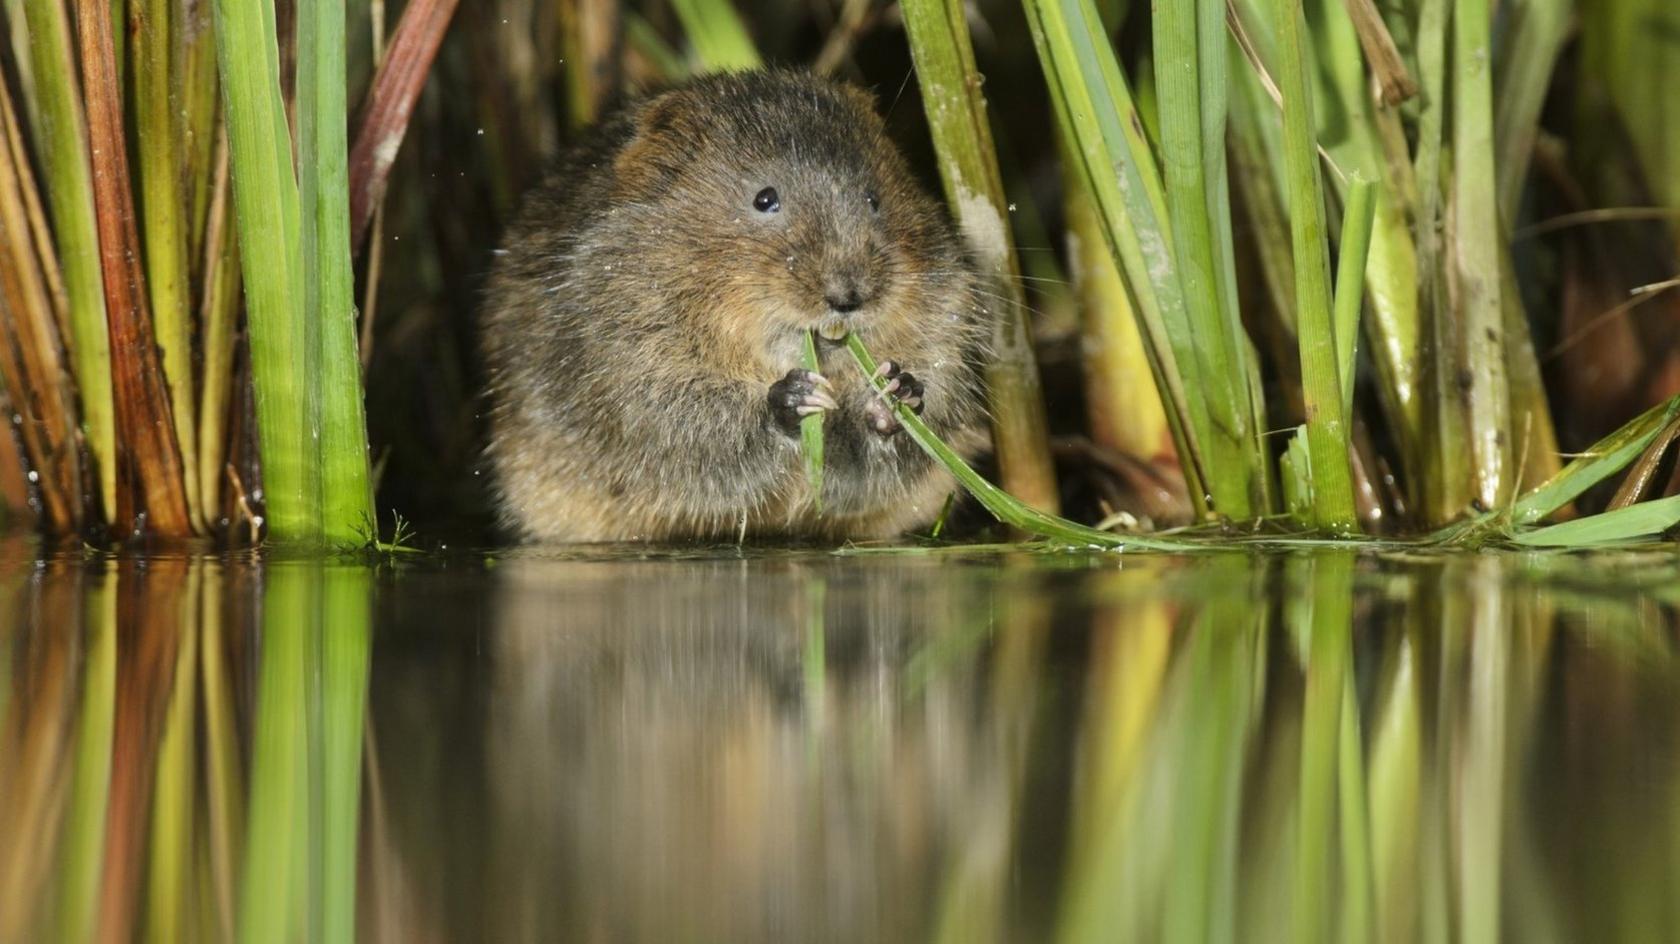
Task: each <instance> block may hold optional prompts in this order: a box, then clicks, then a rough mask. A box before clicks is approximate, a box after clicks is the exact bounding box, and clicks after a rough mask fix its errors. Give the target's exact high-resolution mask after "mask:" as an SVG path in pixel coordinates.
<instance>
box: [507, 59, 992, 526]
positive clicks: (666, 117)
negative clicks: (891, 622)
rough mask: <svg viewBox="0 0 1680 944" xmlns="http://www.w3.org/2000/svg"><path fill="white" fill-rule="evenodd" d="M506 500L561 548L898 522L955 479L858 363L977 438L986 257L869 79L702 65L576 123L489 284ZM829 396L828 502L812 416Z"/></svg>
mask: <svg viewBox="0 0 1680 944" xmlns="http://www.w3.org/2000/svg"><path fill="white" fill-rule="evenodd" d="M487 291H488V298H487V303H486V307H485V309H484V323H483V329H482V330H483V344H484V354H485V358H486V362H487V366H488V368H489V376H490V401H491V436H490V447H489V456H490V460H491V464H492V466H493V469H494V472H495V475H496V484H497V489H498V493H499V498H500V507H501V511H502V516H503V519H504V521H505V523H506V524H508V525H509V526H510V527H511V528H512V529H514V530H515V531H517V532H518V533H519V534H520V535H521V536H522V537H524V538H527V539H533V540H547V541H610V540H654V541H659V540H683V539H707V538H721V537H733V536H735V535H737V534H739V533H741V532H743V531H744V532H745V533H747V534H766V535H788V536H813V537H817V536H820V537H829V538H863V537H884V536H890V535H895V534H899V533H901V532H903V531H904V530H906V529H908V528H911V527H914V526H917V525H920V524H923V523H926V522H928V521H930V520H932V518H933V517H934V516H935V515H936V514H937V513H938V511H939V509H940V507H941V504H942V502H943V500H944V497H945V496H946V495H947V494H948V493H949V492H950V490H951V488H952V487H953V483H952V481H951V479H950V477H949V476H948V475H947V474H946V473H945V472H944V470H943V469H942V468H940V467H938V466H937V465H936V464H935V463H933V462H932V461H931V460H929V459H928V458H927V457H926V456H925V455H924V454H923V453H922V452H921V450H920V449H918V448H917V446H916V445H915V443H913V442H911V441H910V438H909V437H908V436H905V435H900V434H899V432H900V431H899V428H898V423H897V420H896V419H895V418H894V417H893V414H892V411H891V410H890V409H886V408H885V405H884V404H883V403H882V401H881V399H880V397H879V396H878V395H876V394H874V393H873V392H872V391H871V390H870V389H869V388H868V386H867V384H866V383H865V380H864V378H863V377H862V376H861V374H860V372H859V371H858V369H857V367H856V366H855V364H854V363H853V362H852V361H851V358H850V356H849V354H848V353H847V352H846V351H845V350H844V348H843V347H842V346H840V345H838V344H835V343H833V342H832V341H825V342H823V343H821V344H820V345H819V347H820V348H821V364H820V366H821V373H817V374H813V373H810V372H808V371H805V370H803V369H801V368H800V366H799V365H800V361H801V344H802V342H803V337H804V334H803V333H804V332H806V331H809V330H811V329H814V328H819V327H823V328H824V331H825V334H827V335H828V336H830V337H833V336H836V335H839V334H841V333H842V332H843V331H846V330H850V331H855V332H857V334H858V337H859V338H860V339H861V340H862V341H863V342H864V343H865V344H866V345H868V347H869V348H870V349H871V351H872V352H873V353H874V354H875V355H876V356H877V357H878V358H883V359H885V358H890V359H891V360H892V362H893V363H892V364H891V365H887V364H883V369H886V370H889V371H893V372H897V378H896V379H897V384H896V385H895V387H894V395H895V396H897V397H898V398H900V399H903V400H905V401H906V402H907V403H909V404H910V405H911V406H912V407H913V408H919V410H920V412H921V416H922V419H923V420H924V421H926V422H927V424H928V425H929V426H930V427H931V428H932V429H933V430H934V432H936V433H937V434H939V435H940V436H941V437H943V438H945V439H946V441H947V442H950V443H951V444H952V445H953V446H954V447H956V448H957V449H959V450H960V451H962V452H965V453H970V454H971V453H973V452H974V451H975V450H976V449H977V448H979V447H980V446H981V445H982V444H983V443H984V440H985V433H984V407H983V398H982V391H981V384H980V378H979V368H980V364H979V363H978V362H979V360H980V358H981V356H982V351H983V348H984V345H985V339H986V338H987V337H989V331H988V329H987V326H986V318H987V314H986V309H985V306H984V305H983V304H982V295H981V294H980V293H979V291H978V289H977V281H976V278H975V276H974V274H973V270H972V269H971V267H970V266H969V264H968V263H967V261H966V260H965V257H964V254H963V252H962V250H961V248H960V244H959V243H958V241H957V239H956V237H955V235H954V234H953V232H952V229H951V227H950V225H949V223H948V222H947V220H946V218H945V217H944V215H943V212H942V210H941V208H940V207H939V206H938V205H937V204H936V203H934V202H933V200H932V199H931V198H929V197H928V196H927V195H926V194H925V193H924V192H923V191H922V190H921V189H920V188H919V187H918V186H917V184H916V182H915V180H914V179H913V177H912V176H911V174H910V171H909V169H908V168H907V166H906V165H905V162H904V160H903V158H902V157H901V156H900V155H899V153H898V152H897V150H896V149H895V148H894V147H893V145H892V144H891V142H890V141H889V140H888V139H887V136H886V129H885V126H884V125H883V123H882V121H881V120H880V118H879V117H877V116H876V114H875V110H874V103H873V100H872V99H871V98H870V96H869V95H868V94H867V93H865V92H863V91H860V90H858V89H855V88H852V87H850V86H846V85H842V84H838V83H833V82H829V81H826V80H823V79H819V78H816V77H813V76H810V75H806V74H803V73H797V72H785V71H760V72H749V73H737V74H733V75H723V76H710V77H706V78H701V79H697V80H694V81H692V82H689V83H688V84H685V85H681V86H678V87H675V88H672V89H669V90H667V91H664V92H662V93H659V94H657V95H654V96H651V97H648V98H645V99H643V100H640V101H637V102H633V103H631V104H629V105H627V106H625V107H624V108H623V109H621V110H620V111H619V112H618V113H616V114H615V115H613V116H611V117H609V118H607V119H606V120H604V121H603V122H602V123H601V124H600V125H599V126H597V127H596V128H595V129H593V130H592V131H591V132H590V133H589V134H588V135H586V137H585V139H584V140H583V142H582V143H581V144H580V145H579V146H578V147H577V148H576V149H574V150H573V151H572V152H571V153H570V154H569V155H568V157H567V158H566V159H565V160H564V162H563V164H562V166H561V168H560V169H559V170H558V172H557V173H556V174H554V175H553V176H552V177H551V178H550V180H549V182H548V183H546V184H545V185H543V186H542V187H541V188H539V189H538V190H537V191H536V192H535V193H533V194H532V195H531V196H530V197H529V198H528V199H527V201H526V204H525V207H524V209H523V210H522V212H521V214H520V216H519V218H518V219H517V221H516V222H515V223H514V224H513V226H512V227H511V228H510V230H509V232H508V235H507V236H506V238H505V240H504V244H503V248H502V250H501V251H500V253H499V258H498V260H497V264H496V268H495V271H494V272H493V274H492V277H491V279H490V283H489V287H488V290H487ZM812 411H824V412H826V414H827V418H826V421H825V427H826V435H827V447H826V459H827V468H826V474H825V477H824V485H823V494H822V508H821V513H820V514H819V513H818V512H817V510H816V507H815V503H814V502H812V500H811V497H812V496H811V495H810V489H809V486H808V485H807V484H806V481H805V477H804V473H803V470H802V465H801V453H800V447H799V438H798V420H799V417H800V416H801V415H803V414H805V413H809V412H812Z"/></svg>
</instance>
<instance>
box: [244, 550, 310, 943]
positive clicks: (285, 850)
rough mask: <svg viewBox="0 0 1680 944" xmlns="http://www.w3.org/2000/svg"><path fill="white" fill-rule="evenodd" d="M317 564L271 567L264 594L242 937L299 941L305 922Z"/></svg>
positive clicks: (261, 940)
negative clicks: (307, 712)
mask: <svg viewBox="0 0 1680 944" xmlns="http://www.w3.org/2000/svg"><path fill="white" fill-rule="evenodd" d="M318 574H319V571H318V570H315V569H314V568H312V567H309V566H307V565H278V566H275V567H271V568H269V571H268V575H267V577H268V586H267V588H266V591H265V593H264V594H263V651H262V669H261V673H260V675H259V678H258V682H257V712H256V719H255V729H254V731H253V732H252V738H251V740H252V748H251V794H250V796H251V800H250V807H249V809H250V819H249V831H248V833H247V839H246V847H245V868H244V875H243V877H242V880H241V883H240V896H239V898H240V910H239V940H240V941H242V942H245V944H262V942H273V944H283V942H287V941H293V940H296V939H298V938H299V937H300V936H301V933H302V931H303V929H304V927H305V925H302V924H300V923H299V922H298V921H297V920H296V919H297V918H299V917H300V915H299V913H298V909H297V907H296V906H297V905H298V904H301V903H302V901H303V898H302V892H303V889H301V888H298V887H297V879H298V877H299V875H300V872H301V867H302V866H303V865H304V858H303V857H304V849H303V847H302V845H301V842H302V840H303V839H304V838H305V836H304V830H303V829H302V828H301V827H302V826H303V824H304V823H305V822H306V821H307V820H306V817H305V815H304V814H305V813H306V811H307V803H308V796H307V794H306V793H305V792H304V790H302V789H301V788H302V787H303V786H304V781H303V779H302V778H303V776H304V775H305V773H306V771H305V767H306V747H307V744H306V743H305V740H304V705H305V697H304V696H305V685H304V671H305V651H306V649H305V643H306V641H307V640H308V637H309V627H310V625H311V623H312V622H313V620H312V619H311V616H312V615H313V614H314V613H315V612H316V607H317V602H318V594H319V592H320V590H319V583H318V579H317V578H318Z"/></svg>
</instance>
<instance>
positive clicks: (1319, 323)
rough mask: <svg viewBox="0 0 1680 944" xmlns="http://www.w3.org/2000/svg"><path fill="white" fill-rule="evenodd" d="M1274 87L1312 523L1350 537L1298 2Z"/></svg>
mask: <svg viewBox="0 0 1680 944" xmlns="http://www.w3.org/2000/svg"><path fill="white" fill-rule="evenodd" d="M1273 10H1274V12H1275V14H1276V27H1277V38H1278V72H1279V74H1278V76H1277V80H1278V84H1279V86H1280V87H1281V89H1282V91H1283V128H1284V141H1283V156H1284V162H1285V174H1286V179H1287V183H1288V192H1289V217H1290V219H1289V223H1290V227H1289V228H1290V233H1291V234H1292V236H1293V240H1292V244H1293V246H1294V249H1295V300H1296V305H1297V306H1298V310H1297V313H1296V318H1297V326H1298V329H1299V342H1300V349H1301V393H1302V397H1303V399H1304V402H1305V404H1306V414H1307V423H1306V436H1307V439H1306V442H1307V448H1308V453H1309V455H1308V461H1309V463H1310V468H1311V469H1312V497H1313V500H1312V507H1313V522H1314V524H1316V525H1317V526H1318V527H1320V528H1327V529H1332V530H1336V531H1344V532H1351V531H1353V530H1355V529H1356V528H1357V527H1358V523H1357V519H1356V517H1355V514H1354V505H1353V479H1352V473H1351V471H1350V469H1349V467H1348V428H1347V421H1346V417H1345V415H1344V411H1343V409H1342V399H1343V396H1342V381H1341V378H1340V376H1339V374H1338V364H1337V359H1338V344H1337V339H1336V333H1335V323H1334V321H1333V320H1332V314H1331V308H1330V299H1331V296H1330V259H1329V254H1328V249H1327V246H1326V233H1325V225H1324V189H1323V185H1322V183H1321V182H1320V180H1319V173H1318V147H1317V143H1316V138H1315V137H1314V132H1313V103H1312V85H1311V84H1310V82H1309V81H1308V73H1307V57H1306V50H1305V46H1304V43H1303V37H1304V33H1305V23H1304V22H1303V19H1302V16H1301V3H1300V0H1275V4H1274V6H1273Z"/></svg>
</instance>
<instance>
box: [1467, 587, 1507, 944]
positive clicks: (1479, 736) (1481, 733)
mask: <svg viewBox="0 0 1680 944" xmlns="http://www.w3.org/2000/svg"><path fill="white" fill-rule="evenodd" d="M1473 573H1474V574H1475V576H1476V580H1475V585H1476V586H1477V588H1478V590H1477V593H1476V595H1475V597H1474V603H1473V607H1474V609H1473V612H1472V624H1471V625H1472V629H1471V636H1470V654H1469V655H1470V666H1469V668H1470V684H1469V686H1468V688H1467V691H1468V693H1469V702H1468V704H1466V705H1465V706H1464V707H1465V720H1466V722H1467V725H1466V729H1465V733H1464V742H1463V744H1462V748H1461V750H1460V751H1459V752H1458V754H1457V756H1458V757H1459V758H1460V759H1461V760H1460V766H1459V769H1458V771H1457V776H1456V777H1455V778H1454V780H1456V782H1457V786H1458V791H1457V792H1458V796H1457V798H1456V799H1457V801H1458V804H1457V805H1458V809H1457V816H1455V817H1454V820H1455V821H1456V822H1457V824H1458V829H1457V836H1458V848H1457V850H1456V851H1457V853H1458V856H1457V858H1458V876H1459V887H1458V895H1457V900H1458V930H1459V934H1460V939H1461V940H1463V941H1466V942H1469V944H1484V942H1485V944H1492V942H1494V941H1497V940H1499V895H1500V890H1501V886H1500V881H1499V847H1500V834H1501V827H1502V825H1503V824H1502V819H1503V816H1504V806H1505V803H1504V791H1505V700H1506V697H1507V691H1506V686H1507V682H1508V680H1509V678H1510V673H1509V672H1507V671H1506V666H1507V664H1508V660H1509V652H1510V633H1511V627H1510V626H1509V625H1508V623H1509V617H1508V613H1507V609H1506V606H1505V600H1504V586H1503V584H1502V583H1501V578H1500V574H1499V572H1498V570H1497V565H1495V564H1494V563H1493V562H1492V561H1491V560H1489V559H1486V558H1484V559H1482V560H1479V561H1477V564H1476V567H1475V569H1474V571H1473Z"/></svg>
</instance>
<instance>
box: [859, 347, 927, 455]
mask: <svg viewBox="0 0 1680 944" xmlns="http://www.w3.org/2000/svg"><path fill="white" fill-rule="evenodd" d="M875 376H876V377H884V378H886V381H887V382H886V385H885V386H883V387H882V388H881V396H878V397H872V398H871V399H870V401H869V407H868V413H869V425H870V426H872V427H873V428H874V430H875V432H876V433H878V434H880V435H882V436H891V435H893V434H894V433H897V432H898V431H899V430H900V429H901V428H902V426H901V425H900V424H899V422H898V412H897V411H896V410H894V409H893V404H894V403H902V404H904V405H905V406H907V407H909V408H910V412H912V413H915V414H917V415H918V416H919V415H921V412H922V394H923V393H924V392H925V390H926V388H924V387H923V386H922V382H921V381H920V380H917V379H916V378H915V376H914V375H912V374H910V373H908V372H906V371H905V370H904V369H903V368H901V367H899V366H898V364H897V362H895V361H882V362H881V366H880V367H877V368H876V369H875Z"/></svg>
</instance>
